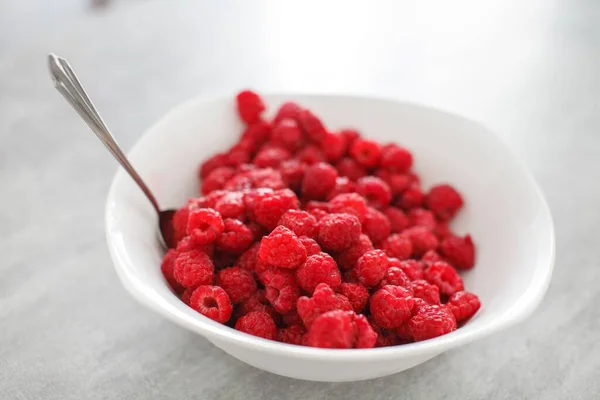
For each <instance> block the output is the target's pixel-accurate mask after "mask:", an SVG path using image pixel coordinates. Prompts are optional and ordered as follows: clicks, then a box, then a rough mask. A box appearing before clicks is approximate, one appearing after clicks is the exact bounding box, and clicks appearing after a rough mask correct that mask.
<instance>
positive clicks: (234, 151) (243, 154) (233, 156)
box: [227, 146, 250, 167]
mask: <svg viewBox="0 0 600 400" xmlns="http://www.w3.org/2000/svg"><path fill="white" fill-rule="evenodd" d="M249 162H250V150H248V149H247V148H243V147H242V146H234V147H232V148H231V149H230V150H229V151H228V152H227V165H229V166H230V167H237V166H238V165H242V164H248V163H249Z"/></svg>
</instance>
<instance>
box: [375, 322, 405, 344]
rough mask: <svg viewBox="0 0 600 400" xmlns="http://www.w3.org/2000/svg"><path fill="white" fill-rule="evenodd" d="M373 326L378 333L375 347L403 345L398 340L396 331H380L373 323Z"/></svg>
mask: <svg viewBox="0 0 600 400" xmlns="http://www.w3.org/2000/svg"><path fill="white" fill-rule="evenodd" d="M371 326H372V327H373V330H374V331H375V332H376V333H377V342H376V343H375V347H388V346H397V345H399V344H402V343H401V341H400V339H399V338H398V335H396V333H395V330H390V331H388V330H387V329H380V328H378V327H377V325H375V324H373V323H371ZM400 326H402V325H400Z"/></svg>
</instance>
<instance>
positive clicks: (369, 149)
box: [350, 139, 381, 168]
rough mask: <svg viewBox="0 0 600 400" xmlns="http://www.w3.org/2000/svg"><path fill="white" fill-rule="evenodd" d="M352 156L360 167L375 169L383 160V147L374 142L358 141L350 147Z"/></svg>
mask: <svg viewBox="0 0 600 400" xmlns="http://www.w3.org/2000/svg"><path fill="white" fill-rule="evenodd" d="M350 155H351V156H352V158H354V159H355V160H356V162H358V163H359V164H360V165H362V166H364V167H366V168H375V167H376V166H377V165H379V159H380V158H381V146H379V144H378V143H377V142H375V141H373V140H367V139H356V140H355V141H354V143H352V147H350Z"/></svg>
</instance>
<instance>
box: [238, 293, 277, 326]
mask: <svg viewBox="0 0 600 400" xmlns="http://www.w3.org/2000/svg"><path fill="white" fill-rule="evenodd" d="M253 311H261V312H266V313H267V314H269V315H270V316H271V318H273V320H274V321H276V322H277V321H278V319H279V314H278V313H277V311H275V309H274V308H273V307H272V306H271V304H270V303H269V301H268V300H267V298H266V296H265V292H264V290H257V291H256V293H254V294H253V295H252V296H251V297H250V298H249V299H248V300H246V301H244V302H243V303H241V304H238V306H237V307H236V308H235V314H236V317H238V318H239V317H241V316H244V315H247V314H249V313H251V312H253Z"/></svg>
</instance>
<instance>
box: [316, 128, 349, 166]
mask: <svg viewBox="0 0 600 400" xmlns="http://www.w3.org/2000/svg"><path fill="white" fill-rule="evenodd" d="M321 147H322V148H323V153H325V157H327V161H329V162H330V163H334V162H336V161H338V160H339V159H340V158H342V157H343V156H344V155H346V149H347V145H346V138H345V137H344V136H342V135H340V134H337V133H327V134H326V135H325V138H324V139H323V143H322V144H321Z"/></svg>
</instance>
